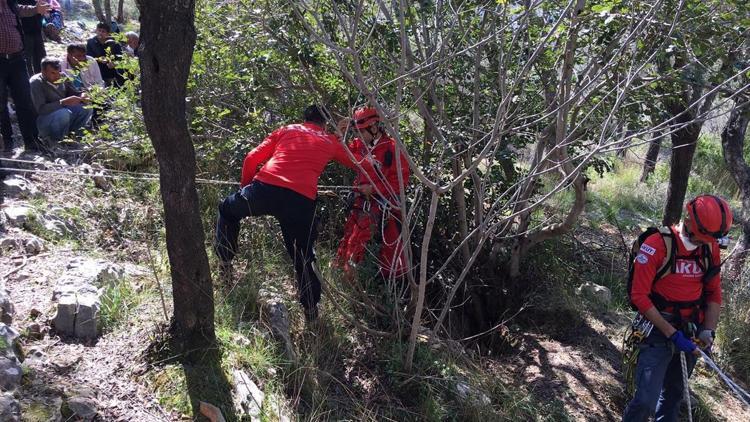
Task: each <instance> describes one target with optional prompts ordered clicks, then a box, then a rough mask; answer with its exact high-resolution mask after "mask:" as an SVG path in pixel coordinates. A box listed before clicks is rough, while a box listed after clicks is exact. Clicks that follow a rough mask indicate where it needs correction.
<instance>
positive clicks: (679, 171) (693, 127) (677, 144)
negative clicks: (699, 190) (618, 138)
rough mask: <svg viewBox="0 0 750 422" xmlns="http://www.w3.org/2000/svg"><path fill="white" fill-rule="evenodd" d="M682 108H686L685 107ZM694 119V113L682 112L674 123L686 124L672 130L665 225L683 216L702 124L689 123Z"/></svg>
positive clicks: (663, 220) (675, 221)
mask: <svg viewBox="0 0 750 422" xmlns="http://www.w3.org/2000/svg"><path fill="white" fill-rule="evenodd" d="M678 109H679V108H678ZM681 110H684V108H682V109H681ZM677 114H679V113H674V112H673V113H672V115H677ZM692 120H693V114H692V113H691V112H686V113H682V114H680V117H678V118H677V121H676V122H675V123H674V124H675V125H678V126H682V125H684V126H682V127H681V128H680V129H679V130H676V131H674V132H672V159H671V163H670V165H671V167H670V170H669V187H668V188H667V201H666V204H665V205H664V218H663V219H662V224H663V225H665V226H671V225H672V224H676V223H677V222H678V221H680V218H681V217H682V204H683V203H684V202H685V194H686V193H687V186H688V180H689V178H690V170H691V169H692V168H693V155H695V148H696V146H697V144H698V136H699V135H700V133H701V126H702V124H701V123H699V122H692V123H688V122H691V121H692Z"/></svg>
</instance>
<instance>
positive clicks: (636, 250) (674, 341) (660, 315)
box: [623, 195, 732, 422]
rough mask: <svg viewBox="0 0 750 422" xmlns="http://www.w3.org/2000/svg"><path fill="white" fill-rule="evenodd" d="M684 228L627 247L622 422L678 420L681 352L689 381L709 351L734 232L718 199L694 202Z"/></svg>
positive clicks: (647, 235)
mask: <svg viewBox="0 0 750 422" xmlns="http://www.w3.org/2000/svg"><path fill="white" fill-rule="evenodd" d="M685 211H686V214H685V217H684V219H683V221H682V223H680V224H678V225H676V226H672V227H662V228H653V227H652V228H650V229H648V230H646V231H645V232H644V233H642V234H641V235H640V236H639V238H638V239H637V240H636V242H635V243H634V245H633V252H632V253H631V266H630V274H629V279H628V294H629V299H630V303H631V304H632V305H633V307H634V308H635V309H637V311H638V312H639V316H638V317H637V319H636V321H637V324H636V323H634V327H633V332H634V333H636V334H637V335H640V338H638V342H639V344H637V347H638V352H639V354H638V357H637V364H636V368H635V394H634V397H633V399H632V400H631V401H630V403H629V404H628V406H627V408H626V409H625V413H624V415H623V421H626V422H630V421H646V420H648V419H649V418H650V417H651V416H652V415H654V414H655V415H656V419H655V420H656V421H676V420H677V418H678V415H679V411H680V403H682V399H683V392H684V389H685V386H684V385H683V373H682V365H681V359H680V354H681V352H684V353H685V357H686V363H687V372H688V376H689V374H690V373H691V372H692V370H693V367H694V366H695V363H696V361H697V358H698V356H700V352H699V351H698V350H697V348H698V347H701V348H702V349H704V350H708V349H709V348H710V347H711V345H712V344H713V341H714V330H716V326H717V324H718V322H719V312H720V309H721V278H720V274H719V272H720V268H721V261H720V253H719V248H720V244H721V245H722V246H726V242H725V240H726V236H727V233H728V232H729V228H730V227H731V225H732V210H731V209H730V207H729V204H728V203H727V202H726V201H725V200H724V199H722V198H720V197H718V196H714V195H700V196H698V197H696V198H694V199H693V200H691V201H690V202H688V203H687V205H686V206H685Z"/></svg>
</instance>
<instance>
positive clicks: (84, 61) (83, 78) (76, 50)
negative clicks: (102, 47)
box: [60, 44, 104, 91]
mask: <svg viewBox="0 0 750 422" xmlns="http://www.w3.org/2000/svg"><path fill="white" fill-rule="evenodd" d="M67 51H68V54H67V55H66V56H65V58H64V59H63V60H61V61H60V68H61V70H62V72H63V73H64V74H65V76H67V77H69V78H70V79H71V84H72V85H73V87H74V88H75V89H77V90H79V91H85V90H88V89H89V88H91V87H92V86H96V85H98V86H101V87H103V86H104V79H102V74H101V71H100V70H99V65H98V64H97V62H96V59H94V58H93V57H91V56H87V55H86V46H85V45H83V44H69V45H68V50H67Z"/></svg>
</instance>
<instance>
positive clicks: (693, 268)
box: [630, 227, 721, 319]
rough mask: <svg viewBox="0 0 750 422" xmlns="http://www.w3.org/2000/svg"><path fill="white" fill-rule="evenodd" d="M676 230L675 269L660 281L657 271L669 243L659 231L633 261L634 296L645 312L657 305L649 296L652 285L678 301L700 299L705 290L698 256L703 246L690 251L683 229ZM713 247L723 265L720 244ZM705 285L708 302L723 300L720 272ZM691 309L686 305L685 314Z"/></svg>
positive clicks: (631, 296)
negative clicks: (687, 247)
mask: <svg viewBox="0 0 750 422" xmlns="http://www.w3.org/2000/svg"><path fill="white" fill-rule="evenodd" d="M672 232H673V233H674V234H675V236H674V239H675V241H674V247H675V248H676V249H675V254H676V255H675V260H676V262H675V264H676V265H675V272H674V273H670V274H668V275H667V276H665V277H664V278H662V279H660V280H658V281H656V283H655V285H654V276H656V272H657V271H658V269H659V267H661V265H662V264H663V263H664V260H665V259H667V256H666V254H667V251H666V246H664V240H663V239H662V236H661V234H659V233H656V234H653V235H651V236H649V237H648V238H647V239H646V241H645V242H643V244H642V245H641V249H640V251H639V253H638V255H637V256H636V258H635V262H634V263H633V266H634V267H633V286H632V289H631V292H630V299H631V301H632V302H633V304H634V305H635V306H636V307H637V308H638V311H640V312H641V313H645V312H646V311H647V310H649V309H651V307H652V306H654V304H653V302H652V301H651V299H650V298H649V297H648V295H649V294H650V293H651V292H652V289H653V291H654V292H656V293H658V294H660V295H661V296H663V297H664V299H666V300H668V301H674V302H689V301H693V300H697V299H700V297H701V295H702V294H703V288H704V285H703V282H702V278H703V269H702V268H701V267H700V265H698V261H697V260H696V259H695V258H696V257H701V256H702V255H701V254H702V250H703V248H702V247H698V248H697V249H695V250H693V251H688V250H687V249H685V245H684V244H683V242H682V239H681V238H680V235H679V231H678V230H677V229H676V228H675V227H672ZM711 250H712V253H713V256H712V259H713V261H712V262H713V265H719V263H720V255H719V246H718V245H717V244H716V242H714V244H713V245H712V246H711ZM705 289H706V301H707V302H714V303H717V304H721V277H720V276H719V274H717V275H716V276H715V277H713V278H712V279H711V280H709V281H708V282H707V283H706V285H705ZM691 312H692V310H691V309H683V310H682V315H683V317H689V316H690V314H691ZM700 319H702V317H701V318H700Z"/></svg>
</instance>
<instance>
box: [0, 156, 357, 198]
mask: <svg viewBox="0 0 750 422" xmlns="http://www.w3.org/2000/svg"><path fill="white" fill-rule="evenodd" d="M0 161H12V162H19V163H32V164H37V165H45V166H58V167H62V168H67V169H73V170H75V169H77V168H78V167H76V166H70V165H65V164H58V163H45V162H36V161H28V160H13V159H7V158H0ZM93 170H94V171H97V172H98V173H81V172H75V171H63V170H45V169H23V168H17V167H0V171H8V172H15V173H38V174H54V175H59V176H78V177H104V178H107V179H125V180H144V181H158V180H159V173H140V172H128V171H124V170H109V169H93ZM108 172H116V173H120V174H107V173H108ZM195 183H197V184H199V185H209V184H213V185H238V184H239V183H238V182H231V181H226V180H215V179H204V178H196V179H195ZM318 189H319V190H320V189H325V190H351V189H352V187H351V186H340V185H319V186H318Z"/></svg>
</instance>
